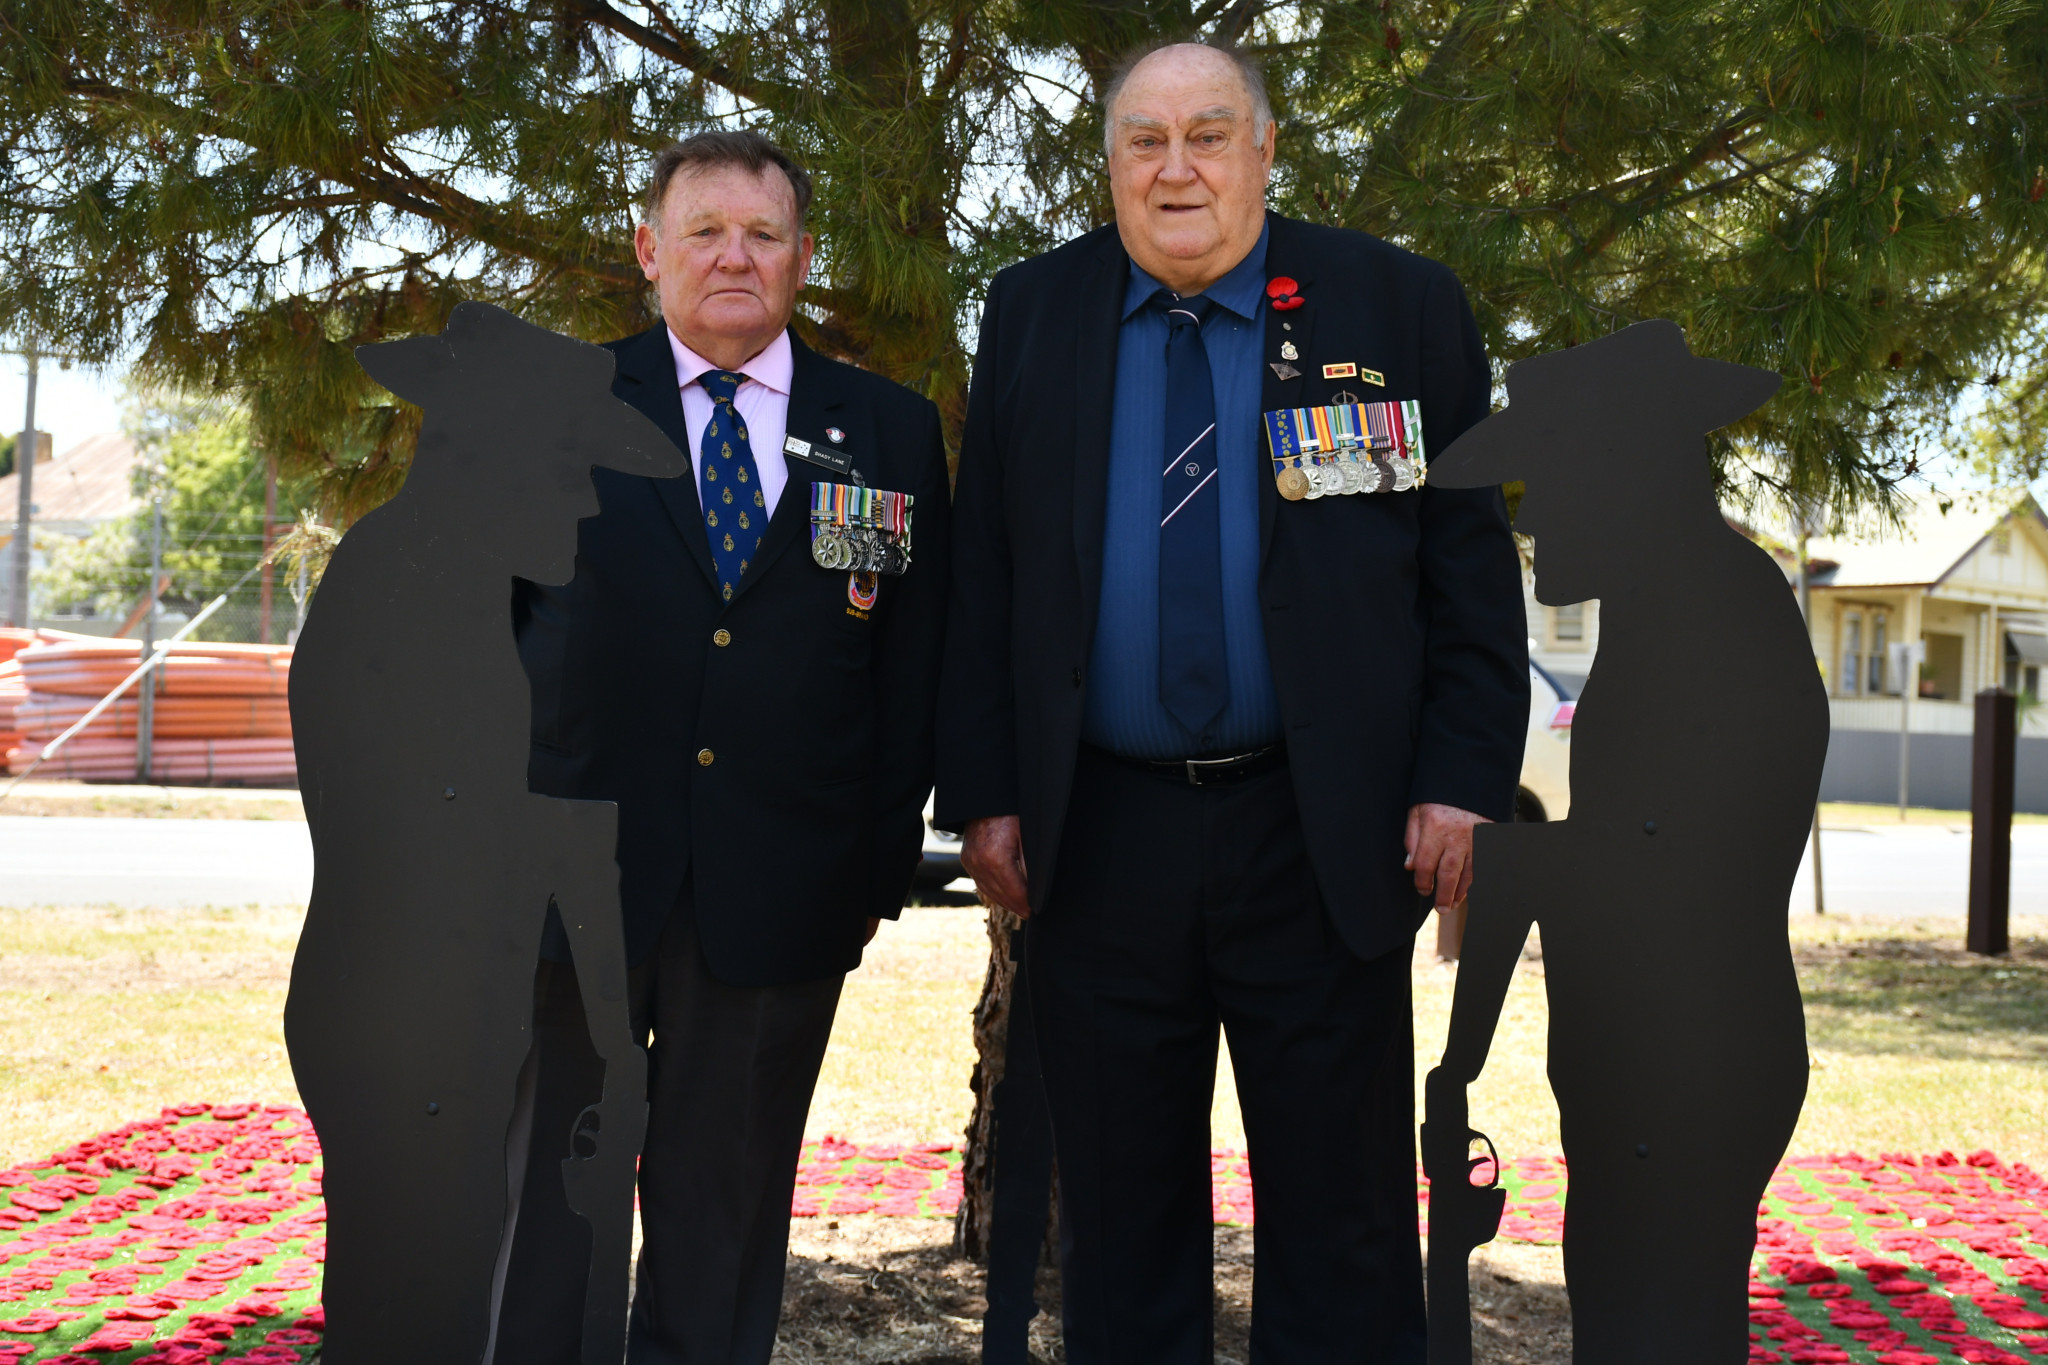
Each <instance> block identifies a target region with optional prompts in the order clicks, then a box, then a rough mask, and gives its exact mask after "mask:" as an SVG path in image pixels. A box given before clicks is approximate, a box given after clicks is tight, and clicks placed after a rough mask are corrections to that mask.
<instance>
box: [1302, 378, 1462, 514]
mask: <svg viewBox="0 0 2048 1365" xmlns="http://www.w3.org/2000/svg"><path fill="white" fill-rule="evenodd" d="M1339 396H1340V397H1342V396H1344V395H1339ZM1265 418H1266V443H1267V447H1268V449H1269V451H1270V453H1271V454H1272V457H1273V482H1274V484H1275V485H1276V486H1277V487H1278V488H1279V490H1280V496H1281V497H1283V498H1286V499H1287V500H1288V501H1289V502H1296V501H1299V500H1300V499H1302V498H1329V497H1341V496H1345V495H1348V494H1352V493H1405V492H1407V491H1408V490H1409V489H1411V488H1415V487H1418V486H1420V485H1421V483H1422V482H1423V478H1424V475H1425V473H1426V470H1425V466H1424V460H1423V447H1422V404H1421V403H1419V402H1417V401H1416V400H1415V399H1412V398H1409V399H1403V400H1401V401H1398V402H1391V403H1333V404H1331V405H1329V406H1327V407H1320V408H1281V409H1278V410H1276V411H1273V412H1269V413H1267V414H1265Z"/></svg>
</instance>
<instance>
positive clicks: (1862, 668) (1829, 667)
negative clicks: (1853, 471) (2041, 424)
mask: <svg viewBox="0 0 2048 1365" xmlns="http://www.w3.org/2000/svg"><path fill="white" fill-rule="evenodd" d="M1807 563H1808V566H1809V570H1810V573H1811V581H1812V601H1813V611H1812V617H1811V620H1810V621H1809V623H1808V625H1809V629H1810V630H1811V632H1812V635H1813V650H1814V655H1815V657H1816V658H1817V659H1819V660H1820V666H1821V675H1822V676H1823V677H1824V678H1825V679H1826V680H1827V686H1828V695H1829V699H1830V709H1831V710H1832V711H1833V714H1834V740H1833V742H1832V743H1831V745H1830V746H1829V752H1828V768H1827V776H1826V777H1825V779H1824V780H1823V784H1822V794H1823V795H1824V796H1825V797H1827V798H1828V799H1831V800H1842V801H1892V800H1896V799H1897V798H1898V780H1899V779H1898V769H1899V730H1900V725H1901V721H1902V720H1903V721H1904V722H1905V724H1906V725H1907V726H1909V727H1910V733H1911V735H1912V739H1911V740H1910V744H1911V751H1910V752H1911V760H1910V765H1909V767H1910V777H1911V784H1912V789H1911V799H1912V801H1913V802H1914V804H1916V805H1929V806H1947V807H1952V808H1962V807H1967V806H1968V805H1969V803H1970V787H1969V780H1970V734H1971V730H1972V727H1973V724H1974V707H1975V702H1974V699H1975V697H1976V695H1977V693H1978V692H1980V691H1982V690H1983V689H1985V688H1987V687H2003V688H2005V689H2006V690H2008V691H2011V692H2016V693H2018V694H2019V695H2020V697H2021V699H2022V701H2021V710H2022V721H2021V727H2020V744H2019V768H2018V776H2017V783H2018V793H2017V795H2018V803H2019V808H2020V809H2021V810H2028V811H2048V714H2043V713H2042V712H2040V711H2038V710H2037V709H2035V708H2034V707H2033V705H2032V703H2033V702H2034V701H2036V700H2038V699H2039V697H2040V695H2041V683H2042V677H2041V671H2042V668H2043V666H2044V665H2048V515H2044V514H2043V512H2042V509H2041V505H2040V504H2039V503H2038V502H2036V501H2035V500H2034V499H2033V498H2032V497H2031V496H2026V495H2021V496H2019V497H2013V496H2012V495H2009V494H2008V495H2005V496H2003V497H2002V498H2000V499H1999V500H1997V501H1991V500H1989V497H1988V495H1982V494H1976V495H1964V496H1961V497H1958V498H1956V499H1955V500H1953V501H1951V502H1948V503H1943V502H1941V501H1937V500H1936V499H1934V498H1932V497H1925V496H1923V497H1921V498H1919V499H1916V500H1915V501H1914V502H1913V503H1912V504H1911V505H1910V507H1909V509H1908V511H1907V514H1906V516H1905V521H1904V525H1903V526H1901V527H1898V528H1879V529H1873V530H1871V531H1868V532H1866V533H1864V534H1861V535H1853V536H1842V537H1836V538H1831V539H1826V540H1811V541H1809V542H1808V544H1807ZM1914 640H1918V641H1921V642H1922V643H1923V644H1924V645H1925V648H1926V661H1925V663H1923V664H1922V665H1921V667H1920V668H1919V669H1918V671H1917V676H1916V677H1913V678H1910V679H1901V678H1899V677H1898V676H1897V675H1896V672H1895V671H1894V670H1893V668H1892V666H1891V661H1890V658H1889V649H1888V646H1890V645H1891V644H1893V643H1896V642H1898V641H1914ZM1902 682H1903V683H1905V684H1906V686H1907V687H1908V688H1909V689H1910V691H1911V693H1912V699H1911V703H1910V708H1909V710H1908V714H1907V715H1905V716H1904V717H1902V716H1901V715H1900V708H1901V707H1902V706H1904V705H1906V702H1905V701H1904V700H1903V699H1902V697H1901V684H1902Z"/></svg>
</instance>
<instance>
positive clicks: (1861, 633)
mask: <svg viewBox="0 0 2048 1365" xmlns="http://www.w3.org/2000/svg"><path fill="white" fill-rule="evenodd" d="M1885 626H1886V613H1885V612H1884V611H1883V610H1882V609H1881V608H1878V607H1848V608H1845V609H1844V610H1843V612H1842V661H1841V671H1840V672H1839V673H1838V674H1836V677H1837V678H1838V679H1839V681H1838V682H1837V683H1836V685H1835V693H1836V695H1837V696H1843V697H1877V696H1882V695H1884V674H1885V657H1884V646H1885V638H1886V631H1885Z"/></svg>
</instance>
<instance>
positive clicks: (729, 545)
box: [697, 370, 768, 602]
mask: <svg viewBox="0 0 2048 1365" xmlns="http://www.w3.org/2000/svg"><path fill="white" fill-rule="evenodd" d="M746 378H747V377H746V376H745V375H743V374H734V373H733V372H732V371H730V370H706V371H705V372H704V373H703V374H700V375H698V376H697V382H698V383H699V384H702V385H703V386H704V391H705V392H706V393H709V394H710V395H711V423H710V425H708V426H706V427H705V428H704V448H703V458H702V459H700V460H698V461H697V474H698V478H697V482H698V487H699V489H700V490H701V491H702V493H703V495H704V526H705V529H706V530H707V531H709V532H710V534H711V562H712V564H713V565H714V566H715V567H716V568H717V570H718V586H719V590H720V591H721V592H722V593H723V594H724V596H725V600H726V601H728V602H730V601H732V595H733V593H734V592H735V591H737V590H738V588H739V582H740V578H741V576H742V575H743V574H745V573H746V571H747V563H748V561H749V560H751V559H752V558H753V557H754V551H755V550H757V549H759V548H760V545H761V533H762V532H763V531H764V530H766V529H767V527H768V500H767V498H765V497H763V496H762V495H761V471H760V469H759V468H758V467H756V466H755V464H754V448H753V447H752V446H750V445H748V444H747V424H746V420H745V419H744V418H742V417H741V416H740V414H739V410H738V409H737V408H735V407H734V406H733V403H732V400H733V395H734V394H736V393H738V392H739V391H740V385H741V384H743V383H745V382H746Z"/></svg>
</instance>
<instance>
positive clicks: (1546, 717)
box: [1515, 659, 1579, 823]
mask: <svg viewBox="0 0 2048 1365" xmlns="http://www.w3.org/2000/svg"><path fill="white" fill-rule="evenodd" d="M1578 705H1579V703H1578V701H1577V699H1576V698H1574V697H1573V696H1572V693H1571V689H1570V688H1568V687H1566V686H1565V685H1564V684H1563V683H1561V682H1559V681H1558V680H1557V679H1556V678H1555V677H1553V676H1551V674H1550V672H1549V670H1547V669H1545V668H1544V667H1543V665H1542V664H1539V663H1537V662H1536V661H1535V660H1533V659H1532V660H1530V662H1529V738H1528V740H1527V742H1526V743H1524V744H1523V746H1522V781H1521V785H1520V786H1518V787H1517V788H1516V789H1515V819H1516V820H1518V821H1525V822H1532V823H1533V822H1535V821H1539V820H1562V819H1564V818H1565V816H1567V815H1569V814H1570V813H1571V808H1572V713H1573V712H1574V711H1575V710H1577V709H1578Z"/></svg>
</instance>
